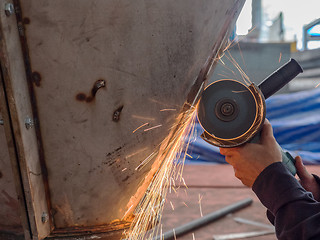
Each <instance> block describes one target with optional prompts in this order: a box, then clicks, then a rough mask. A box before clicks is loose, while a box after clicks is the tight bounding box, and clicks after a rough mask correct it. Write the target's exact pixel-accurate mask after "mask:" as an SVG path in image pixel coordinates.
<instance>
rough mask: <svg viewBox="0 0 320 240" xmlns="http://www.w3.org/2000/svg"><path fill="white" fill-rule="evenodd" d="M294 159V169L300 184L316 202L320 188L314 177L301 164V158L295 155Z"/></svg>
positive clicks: (319, 194)
mask: <svg viewBox="0 0 320 240" xmlns="http://www.w3.org/2000/svg"><path fill="white" fill-rule="evenodd" d="M295 160H296V164H295V166H296V169H297V175H298V176H299V178H300V180H299V181H300V184H301V185H302V187H303V188H304V189H305V190H307V191H309V192H311V193H312V194H313V197H314V199H315V200H317V201H318V202H319V201H320V188H319V185H318V183H317V181H316V180H315V178H314V177H313V176H312V175H311V174H310V173H309V172H308V171H307V169H306V167H305V166H304V165H303V162H302V159H301V157H300V156H297V157H296V158H295Z"/></svg>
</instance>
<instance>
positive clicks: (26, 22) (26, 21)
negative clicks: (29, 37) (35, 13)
mask: <svg viewBox="0 0 320 240" xmlns="http://www.w3.org/2000/svg"><path fill="white" fill-rule="evenodd" d="M22 22H23V24H30V18H27V17H25V18H23V20H22Z"/></svg>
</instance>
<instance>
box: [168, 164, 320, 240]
mask: <svg viewBox="0 0 320 240" xmlns="http://www.w3.org/2000/svg"><path fill="white" fill-rule="evenodd" d="M307 168H308V170H309V172H311V173H315V174H317V175H320V166H307ZM183 176H184V179H185V181H186V184H187V186H188V188H185V187H181V188H180V189H179V190H178V191H177V193H175V192H172V193H168V196H167V201H166V204H165V208H164V212H163V216H162V226H163V232H166V231H169V230H171V229H172V228H176V227H178V226H181V225H183V224H185V223H188V222H190V221H192V220H195V219H197V218H200V217H201V215H203V216H204V215H206V214H209V213H211V212H213V211H217V210H219V209H221V208H223V207H226V206H228V205H230V204H233V203H235V202H238V201H240V200H243V199H246V198H252V200H253V203H252V204H251V205H250V206H248V207H246V208H244V209H242V210H239V211H237V212H234V213H232V214H229V215H227V216H226V217H223V218H221V219H219V220H217V221H215V222H213V223H210V224H208V225H206V226H204V227H201V228H199V229H197V230H195V231H193V232H190V233H188V234H185V235H183V236H181V237H177V239H178V240H194V239H196V240H208V239H213V235H219V234H230V233H240V232H250V231H262V230H267V229H266V228H262V227H257V226H253V225H248V224H243V223H238V222H236V221H235V220H234V218H235V217H240V218H244V219H247V220H251V221H257V222H260V223H264V224H270V223H269V222H268V220H267V218H266V216H265V208H264V206H263V205H262V204H261V203H260V202H259V200H258V198H257V197H256V196H255V194H254V193H253V192H252V191H251V189H250V188H247V187H245V186H243V185H242V183H241V182H240V181H239V180H238V179H236V178H235V177H234V172H233V168H232V167H231V166H230V165H186V166H185V169H184V173H183ZM238 239H246V238H238ZM251 239H257V240H270V239H276V237H275V235H274V234H270V235H265V236H259V237H257V236H256V237H253V238H251Z"/></svg>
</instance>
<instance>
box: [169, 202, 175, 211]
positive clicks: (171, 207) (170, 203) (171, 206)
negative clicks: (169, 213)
mask: <svg viewBox="0 0 320 240" xmlns="http://www.w3.org/2000/svg"><path fill="white" fill-rule="evenodd" d="M170 204H171V208H172V210H173V211H174V206H173V204H172V202H171V201H170Z"/></svg>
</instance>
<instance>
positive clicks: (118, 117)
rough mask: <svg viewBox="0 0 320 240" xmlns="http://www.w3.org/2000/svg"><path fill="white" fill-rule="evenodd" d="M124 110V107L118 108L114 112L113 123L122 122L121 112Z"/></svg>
mask: <svg viewBox="0 0 320 240" xmlns="http://www.w3.org/2000/svg"><path fill="white" fill-rule="evenodd" d="M122 109H123V105H122V106H120V107H118V108H117V109H116V110H115V111H114V112H113V116H112V121H114V122H119V120H120V114H121V111H122Z"/></svg>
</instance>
